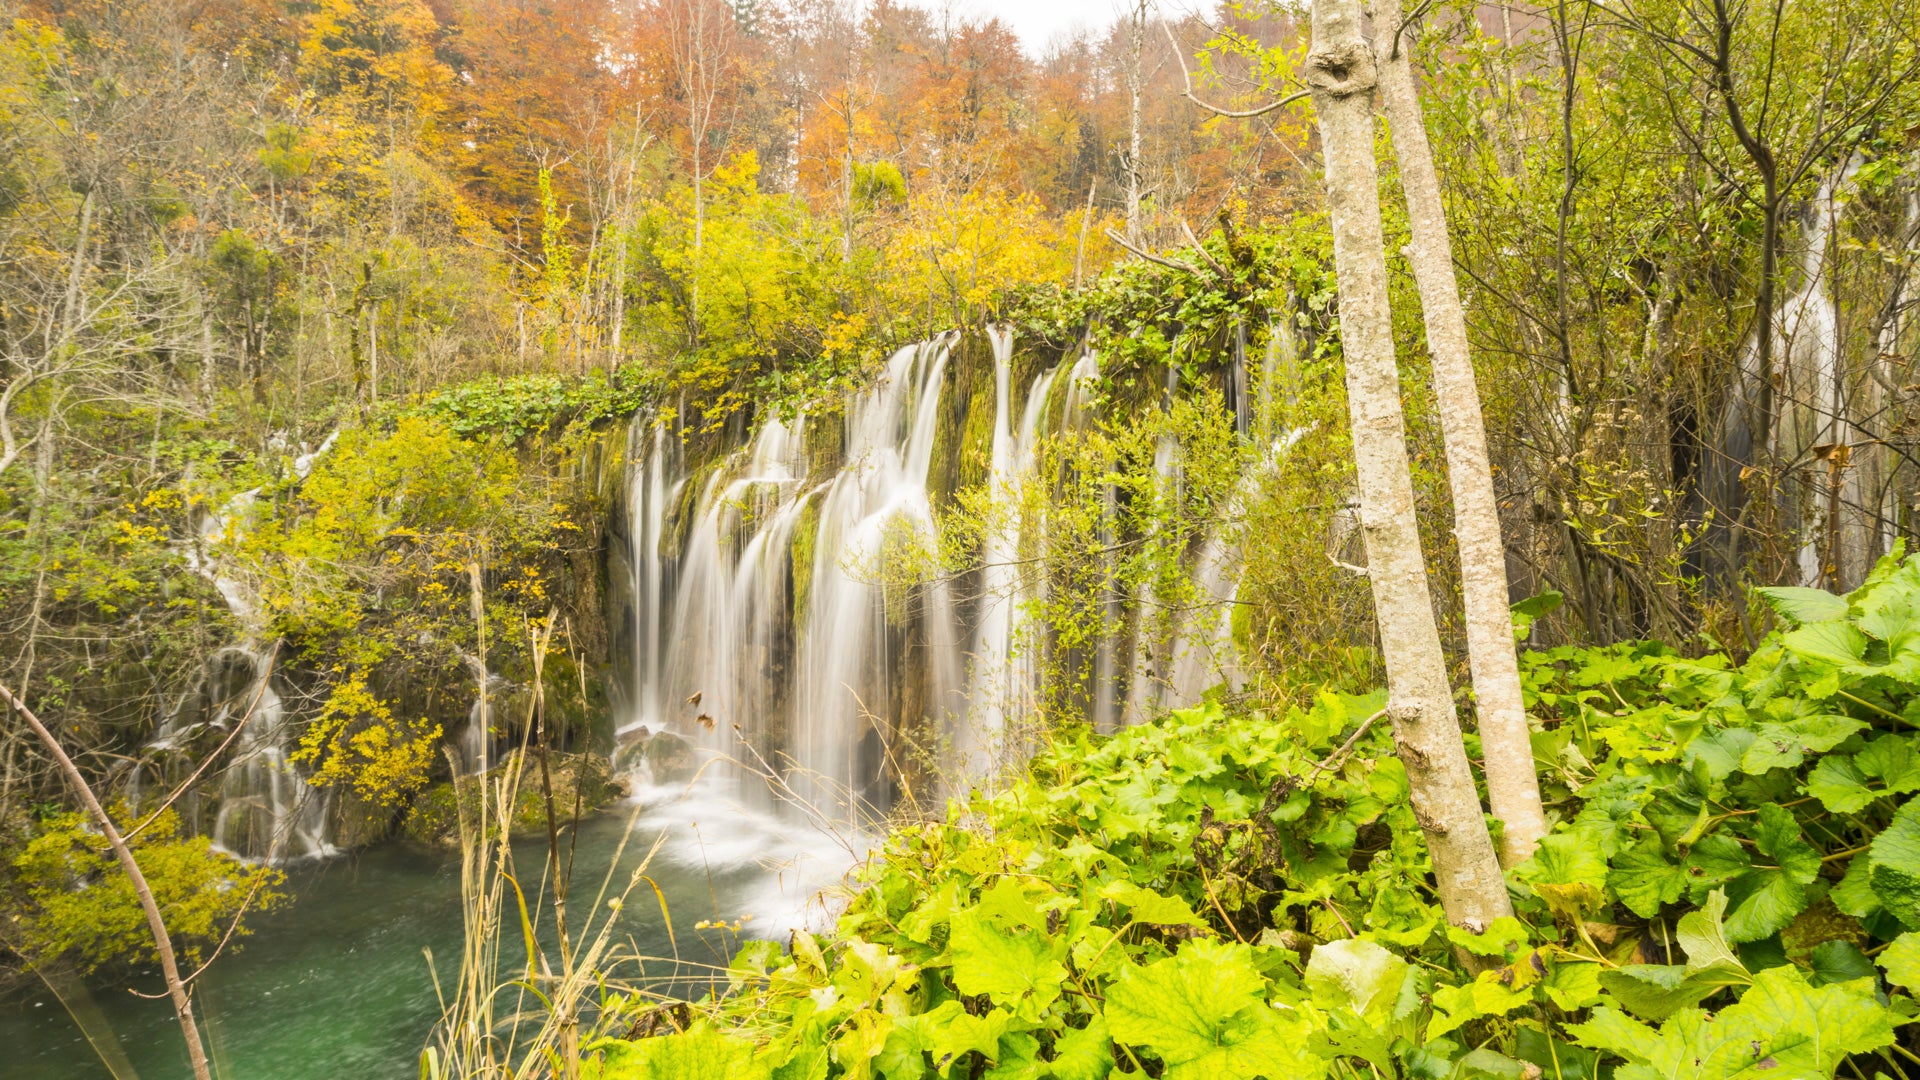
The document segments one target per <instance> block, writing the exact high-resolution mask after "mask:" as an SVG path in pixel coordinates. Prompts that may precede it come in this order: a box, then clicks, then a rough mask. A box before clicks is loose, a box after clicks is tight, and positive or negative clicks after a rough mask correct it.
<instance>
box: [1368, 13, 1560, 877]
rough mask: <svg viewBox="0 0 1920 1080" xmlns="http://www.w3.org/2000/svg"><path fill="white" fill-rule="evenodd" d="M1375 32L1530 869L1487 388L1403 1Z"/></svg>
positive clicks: (1479, 669) (1470, 605)
mask: <svg viewBox="0 0 1920 1080" xmlns="http://www.w3.org/2000/svg"><path fill="white" fill-rule="evenodd" d="M1373 13H1374V19H1375V22H1376V25H1377V26H1378V27H1379V28H1380V30H1379V37H1378V40H1377V43H1376V44H1377V46H1378V48H1377V52H1378V54H1379V58H1380V97H1381V102H1382V104H1383V105H1384V106H1385V110H1386V114H1387V126H1388V127H1389V128H1390V129H1391V130H1392V132H1393V152H1394V156H1395V157H1396V158H1397V159H1398V160H1399V164H1400V185H1401V187H1402V189H1403V190H1404V191H1405V194H1406V200H1407V217H1408V219H1409V220H1410V222H1411V224H1412V233H1413V239H1412V243H1410V244H1409V245H1408V247H1407V256H1408V260H1409V261H1410V262H1411V263H1412V264H1413V276H1414V280H1415V281H1416V282H1417V283H1418V284H1419V287H1420V307H1421V311H1422V314H1423V315H1424V316H1425V319H1426V327H1427V349H1428V351H1429V352H1431V353H1432V355H1433V385H1434V398H1435V402H1436V404H1437V405H1438V407H1439V412H1440V431H1441V434H1442V436H1443V437H1444V438H1445V440H1446V444H1447V477H1448V479H1449V481H1450V482H1451V484H1452V487H1453V532H1454V537H1455V539H1456V541H1457V542H1458V544H1459V548H1460V589H1461V593H1462V596H1463V599H1464V601H1465V608H1466V622H1467V652H1468V655H1469V658H1470V660H1471V665H1472V670H1473V694H1474V701H1475V703H1476V705H1477V709H1476V711H1477V713H1478V716H1479V721H1480V748H1481V751H1482V756H1483V759H1484V761H1485V767H1486V777H1487V801H1488V802H1489V803H1491V804H1492V809H1493V816H1494V817H1497V818H1499V819H1500V820H1501V822H1503V823H1504V824H1505V826H1506V827H1505V829H1504V831H1503V832H1502V835H1501V843H1500V861H1501V862H1502V863H1504V864H1505V865H1507V866H1513V865H1515V864H1517V863H1520V862H1524V861H1525V860H1526V859H1527V857H1528V856H1530V855H1532V854H1533V849H1534V848H1535V847H1536V846H1538V845H1539V843H1540V838H1541V837H1542V836H1545V835H1546V832H1547V816H1546V811H1545V810H1544V809H1543V808H1542V807H1541V805H1540V782H1539V779H1538V778H1537V777H1536V776H1535V775H1534V767H1533V743H1532V740H1531V737H1530V735H1531V732H1530V729H1529V728H1528V725H1527V709H1526V703H1525V700H1524V699H1523V697H1522V696H1521V693H1520V663H1519V660H1518V659H1517V657H1516V656H1515V654H1514V644H1513V616H1512V609H1511V599H1510V598H1509V596H1508V592H1507V556H1506V546H1505V545H1504V544H1503V543H1502V542H1501V536H1500V508H1499V504H1498V503H1497V502H1496V501H1495V498H1494V493H1493V467H1492V464H1491V462H1490V459H1489V457H1488V455H1487V428H1486V421H1485V419H1484V418H1483V417H1482V416H1481V413H1480V389H1479V386H1478V383H1477V382H1476V380H1475V378H1474V374H1473V360H1472V358H1471V357H1470V356H1469V355H1468V352H1467V317H1466V312H1465V309H1464V308H1463V307H1462V306H1461V303H1460V288H1459V285H1458V283H1457V282H1456V281H1455V279H1454V273H1453V241H1452V239H1451V237H1450V236H1449V235H1448V232H1447V218H1446V211H1445V208H1444V206H1443V204H1442V202H1441V198H1440V177H1439V175H1438V173H1436V172H1435V170H1434V166H1433V149H1432V148H1431V147H1430V146H1429V145H1428V144H1427V130H1426V121H1425V119H1424V118H1423V117H1422V115H1421V108H1420V96H1419V91H1418V89H1417V88H1416V86H1415V83H1414V77H1413V63H1412V60H1411V58H1410V56H1409V50H1410V48H1411V47H1412V39H1411V37H1410V35H1408V34H1406V33H1404V32H1403V30H1404V20H1403V19H1402V16H1401V8H1400V0H1375V2H1374V7H1373Z"/></svg>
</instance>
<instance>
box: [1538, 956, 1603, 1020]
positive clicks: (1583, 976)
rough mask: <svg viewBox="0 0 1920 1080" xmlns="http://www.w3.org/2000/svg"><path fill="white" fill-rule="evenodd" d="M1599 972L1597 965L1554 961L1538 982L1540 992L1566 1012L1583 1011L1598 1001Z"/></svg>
mask: <svg viewBox="0 0 1920 1080" xmlns="http://www.w3.org/2000/svg"><path fill="white" fill-rule="evenodd" d="M1600 970H1601V969H1600V965H1599V964H1588V963H1582V962H1577V961H1571V960H1556V961H1554V962H1553V963H1552V964H1551V965H1549V967H1548V969H1547V977H1546V978H1545V979H1542V980H1541V981H1540V990H1541V992H1542V993H1544V994H1546V995H1547V998H1548V1000H1550V1001H1552V1002H1553V1003H1554V1004H1555V1005H1556V1006H1558V1007H1560V1008H1561V1009H1564V1010H1566V1011H1567V1012H1573V1011H1575V1010H1577V1009H1584V1008H1586V1007H1588V1006H1589V1005H1592V1004H1593V1003H1595V1002H1597V1001H1599V1000H1600V989H1601V987H1600Z"/></svg>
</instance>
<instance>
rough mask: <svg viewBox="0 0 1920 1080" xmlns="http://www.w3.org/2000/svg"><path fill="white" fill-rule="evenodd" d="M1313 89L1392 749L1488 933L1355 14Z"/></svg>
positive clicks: (1325, 27) (1316, 70) (1491, 878)
mask: <svg viewBox="0 0 1920 1080" xmlns="http://www.w3.org/2000/svg"><path fill="white" fill-rule="evenodd" d="M1306 77H1307V85H1308V86H1309V87H1310V88H1311V89H1312V91H1313V102H1314V110H1315V112H1316V113H1317V114H1318V116H1319V127H1320V142H1321V147H1322V153H1323V155H1324V157H1325V161H1326V175H1327V202H1328V205H1329V207H1330V210H1331V213H1332V222H1333V256H1334V271H1335V273H1336V274H1337V276H1338V279H1339V288H1340V337H1341V347H1342V351H1343V352H1344V353H1345V357H1346V365H1347V395H1348V408H1349V410H1350V412H1351V415H1352V422H1353V453H1354V465H1355V472H1356V475H1357V478H1358V481H1359V487H1360V520H1361V527H1362V530H1363V532H1364V534H1365V537H1366V549H1367V577H1368V579H1369V580H1370V582H1371V584H1372V590H1373V606H1374V614H1375V617H1376V619H1377V620H1378V622H1379V625H1380V643H1381V649H1382V652H1383V653H1384V654H1385V660H1386V665H1387V687H1388V692H1389V695H1390V701H1391V704H1390V705H1389V706H1388V713H1389V715H1390V716H1391V717H1392V719H1393V727H1394V742H1395V744H1396V745H1397V746H1398V748H1399V753H1400V758H1401V761H1402V762H1403V763H1405V765H1406V768H1407V778H1408V781H1409V783H1410V784H1411V787H1412V797H1413V809H1414V814H1415V816H1416V817H1417V818H1418V819H1419V822H1420V827H1421V830H1422V831H1423V832H1424V833H1425V834H1426V839H1427V846H1428V850H1429V851H1430V852H1431V854H1432V856H1433V870H1434V877H1435V879H1436V888H1437V891H1438V892H1439V895H1440V902H1441V904H1442V906H1444V907H1445V909H1446V912H1447V919H1448V921H1449V922H1451V923H1453V924H1454V925H1456V926H1462V927H1467V928H1469V929H1475V930H1478V929H1483V928H1485V927H1486V926H1488V925H1489V924H1491V923H1492V922H1493V920H1495V919H1497V918H1499V917H1501V916H1503V915H1507V914H1510V913H1511V911H1512V908H1511V906H1510V905H1509V904H1508V902H1507V890H1506V883H1505V881H1504V880H1503V879H1502V878H1501V876H1500V863H1499V861H1498V860H1497V859H1495V858H1494V853H1493V841H1492V838H1491V837H1490V836H1489V835H1488V834H1487V827H1486V822H1485V821H1484V820H1483V819H1482V817H1481V811H1480V798H1479V795H1478V793H1477V792H1476V791H1475V790H1474V786H1473V774H1472V771H1471V767H1470V766H1469V765H1468V763H1467V755H1466V750H1465V748H1464V747H1463V746H1462V745H1461V742H1460V723H1459V719H1458V718H1457V717H1456V716H1455V715H1454V711H1453V696H1452V692H1451V690H1450V689H1449V687H1448V685H1447V668H1446V661H1445V659H1444V657H1442V655H1441V652H1440V632H1439V629H1438V627H1437V626H1436V625H1435V623H1434V617H1433V602H1432V598H1431V596H1430V595H1429V593H1428V591H1427V568H1426V563H1425V560H1424V559H1423V557H1422V555H1421V552H1420V533H1419V530H1418V528H1417V527H1416V525H1415V520H1414V504H1413V478H1412V475H1411V472H1410V470H1409V468H1408V464H1407V451H1406V425H1405V422H1404V420H1403V418H1402V416H1401V411H1400V383H1399V372H1398V370H1397V368H1396V365H1395V362H1394V353H1393V327H1392V315H1391V313H1390V312H1389V310H1388V307H1387V265H1386V250H1385V241H1384V239H1383V238H1382V235H1381V226H1380V192H1379V186H1378V185H1379V173H1378V170H1377V167H1376V164H1375V162H1374V157H1373V88H1374V83H1375V73H1374V61H1373V53H1372V52H1371V51H1370V50H1369V49H1368V47H1367V43H1366V42H1365V41H1364V40H1362V38H1361V37H1360V5H1359V3H1358V0H1315V3H1314V5H1313V51H1312V53H1310V54H1309V55H1308V57H1307V72H1306Z"/></svg>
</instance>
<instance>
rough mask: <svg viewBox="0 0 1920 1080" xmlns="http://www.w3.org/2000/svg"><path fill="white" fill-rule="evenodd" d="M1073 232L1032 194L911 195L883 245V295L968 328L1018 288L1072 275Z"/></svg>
mask: <svg viewBox="0 0 1920 1080" xmlns="http://www.w3.org/2000/svg"><path fill="white" fill-rule="evenodd" d="M1078 244H1079V233H1078V230H1077V229H1076V228H1074V226H1073V224H1072V223H1070V222H1069V221H1068V220H1066V219H1062V218H1056V217H1053V216H1052V215H1049V214H1048V213H1047V212H1046V209H1045V208H1044V207H1043V206H1041V205H1040V200H1038V199H1036V198H1034V197H1033V196H1032V195H1010V194H1005V193H1002V192H998V191H991V190H987V191H970V192H968V193H967V194H965V195H962V196H961V197H960V198H958V199H955V198H952V197H951V196H950V195H948V194H947V193H945V192H943V191H940V190H938V189H935V190H931V191H920V192H916V193H915V194H914V196H913V198H912V199H910V200H909V202H908V204H907V213H906V219H905V220H904V221H902V222H901V223H900V226H899V228H897V229H895V230H894V232H893V235H892V237H891V239H890V240H889V242H888V246H887V263H888V264H889V266H890V268H891V269H892V271H893V272H892V273H891V274H889V275H887V277H886V279H885V282H884V285H883V290H884V291H885V293H886V294H887V295H888V298H889V300H890V302H891V306H892V307H894V308H896V309H898V310H905V311H924V312H926V313H927V314H928V315H929V316H930V317H936V318H937V319H941V320H944V319H951V320H952V321H953V322H955V323H959V324H963V325H964V324H966V323H969V322H972V321H974V320H975V319H976V318H977V317H979V316H981V315H983V314H991V313H992V310H991V309H992V307H993V305H994V303H995V299H996V297H999V296H1003V295H1004V294H1005V292H1006V291H1007V290H1010V289H1015V288H1018V287H1020V286H1022V285H1043V284H1049V285H1063V284H1066V283H1068V282H1070V281H1071V280H1072V278H1073V263H1074V256H1075V252H1076V250H1077V248H1078Z"/></svg>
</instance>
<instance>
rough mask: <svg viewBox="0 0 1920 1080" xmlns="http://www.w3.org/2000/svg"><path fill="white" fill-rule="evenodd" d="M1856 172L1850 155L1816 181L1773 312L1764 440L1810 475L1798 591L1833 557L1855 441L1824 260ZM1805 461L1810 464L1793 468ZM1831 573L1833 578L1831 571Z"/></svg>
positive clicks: (1817, 578) (1817, 580) (1822, 575)
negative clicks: (1776, 412)
mask: <svg viewBox="0 0 1920 1080" xmlns="http://www.w3.org/2000/svg"><path fill="white" fill-rule="evenodd" d="M1860 164H1861V162H1860V157H1859V155H1857V154H1855V155H1853V156H1852V157H1850V158H1849V159H1848V160H1847V161H1846V162H1845V163H1844V164H1843V165H1841V166H1840V168H1839V169H1838V170H1837V171H1836V172H1835V173H1833V174H1829V175H1827V176H1825V177H1822V178H1821V181H1820V187H1819V190H1818V191H1816V192H1815V194H1814V197H1813V202H1812V203H1811V204H1810V205H1809V206H1808V207H1807V212H1806V218H1805V221H1804V222H1803V227H1802V230H1801V241H1802V245H1803V247H1802V251H1801V253H1800V287H1799V288H1798V289H1796V290H1794V293H1793V295H1792V296H1789V297H1788V298H1787V300H1786V302H1785V303H1782V304H1781V305H1780V309H1779V315H1778V325H1779V335H1780V348H1779V353H1780V360H1779V363H1780V367H1781V368H1782V369H1783V371H1784V376H1785V377H1784V379H1783V380H1782V381H1783V383H1784V384H1785V389H1786V393H1784V394H1782V395H1781V410H1780V411H1781V414H1782V415H1781V420H1780V422H1779V423H1776V424H1775V425H1774V429H1773V433H1772V435H1773V439H1774V442H1775V452H1776V454H1779V455H1780V457H1779V460H1782V461H1786V462H1789V463H1794V464H1805V465H1806V466H1807V467H1808V468H1809V469H1812V470H1813V471H1814V473H1815V475H1814V476H1813V477H1812V482H1811V483H1809V484H1807V485H1805V486H1806V488H1807V489H1808V492H1807V494H1808V502H1809V505H1808V506H1806V507H1805V508H1804V509H1803V511H1802V514H1801V517H1802V530H1801V531H1802V536H1801V544H1800V552H1799V557H1798V559H1797V560H1796V562H1797V564H1798V569H1799V572H1800V584H1802V585H1808V586H1821V585H1823V584H1825V583H1826V579H1827V576H1828V567H1827V558H1825V557H1823V552H1824V553H1825V554H1826V555H1836V554H1837V553H1836V552H1833V551H1832V550H1831V549H1832V548H1833V547H1834V546H1835V544H1834V541H1836V540H1837V534H1836V533H1835V532H1834V530H1835V529H1836V528H1837V525H1838V519H1839V517H1840V515H1841V506H1840V505H1839V503H1840V495H1841V488H1842V486H1843V484H1842V480H1841V479H1840V474H1841V473H1843V472H1844V471H1845V470H1846V469H1847V466H1848V464H1849V462H1848V460H1847V458H1848V454H1847V449H1845V448H1850V447H1851V446H1852V444H1853V443H1854V442H1855V441H1856V439H1855V432H1854V428H1853V424H1852V422H1851V418H1850V416H1849V411H1850V410H1849V402H1848V400H1847V398H1848V395H1847V387H1846V385H1845V374H1846V373H1845V371H1844V370H1843V366H1842V364H1841V362H1840V312H1839V307H1838V304H1837V302H1836V300H1835V298H1834V293H1833V290H1832V289H1831V288H1830V287H1829V282H1828V280H1827V278H1828V276H1829V275H1828V270H1827V254H1828V247H1829V243H1830V241H1831V240H1832V238H1833V232H1834V229H1835V228H1836V227H1837V226H1838V224H1839V220H1840V213H1841V206H1840V203H1839V201H1838V199H1837V198H1836V196H1837V194H1838V192H1839V190H1841V189H1843V188H1847V187H1850V186H1851V185H1852V181H1853V174H1854V173H1855V172H1856V171H1858V169H1859V167H1860ZM1809 455H1810V456H1811V457H1813V458H1816V459H1818V460H1815V461H1805V462H1803V461H1800V460H1799V459H1801V458H1802V457H1804V456H1809ZM1821 473H1825V474H1826V475H1824V476H1822V475H1819V474H1821ZM1836 561H1837V560H1836ZM1832 569H1833V571H1834V572H1835V573H1837V572H1838V570H1839V567H1838V566H1835V567H1833V568H1832Z"/></svg>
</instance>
